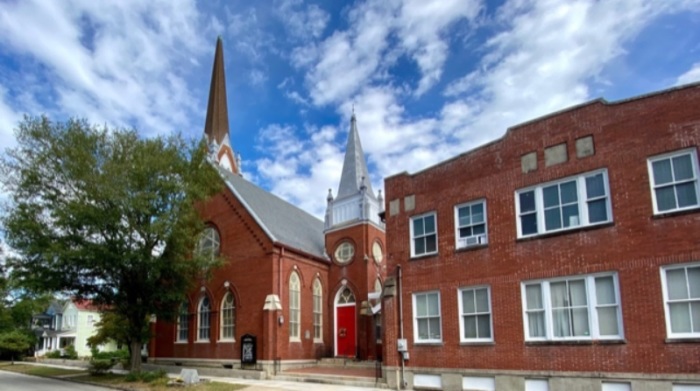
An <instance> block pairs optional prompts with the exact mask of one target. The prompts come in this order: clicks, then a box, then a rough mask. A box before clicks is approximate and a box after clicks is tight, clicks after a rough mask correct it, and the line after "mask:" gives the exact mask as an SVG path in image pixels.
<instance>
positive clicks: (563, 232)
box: [515, 221, 615, 243]
mask: <svg viewBox="0 0 700 391" xmlns="http://www.w3.org/2000/svg"><path fill="white" fill-rule="evenodd" d="M614 225H615V222H614V221H610V222H607V223H600V224H594V225H586V226H582V227H576V228H570V229H563V230H561V231H554V232H545V233H541V234H537V235H532V236H525V237H521V238H517V239H515V242H516V243H517V242H529V241H531V240H538V239H545V238H551V237H554V236H561V235H569V234H572V233H576V232H583V231H591V230H594V229H600V228H608V227H612V226H614Z"/></svg>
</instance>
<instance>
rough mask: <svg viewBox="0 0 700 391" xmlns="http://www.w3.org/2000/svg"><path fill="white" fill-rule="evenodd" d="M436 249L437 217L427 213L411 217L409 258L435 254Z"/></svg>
mask: <svg viewBox="0 0 700 391" xmlns="http://www.w3.org/2000/svg"><path fill="white" fill-rule="evenodd" d="M437 252H438V249H437V216H436V214H435V213H428V214H424V215H420V216H415V217H411V256H413V257H417V256H421V255H428V254H435V253H437Z"/></svg>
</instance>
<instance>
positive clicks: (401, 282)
mask: <svg viewBox="0 0 700 391" xmlns="http://www.w3.org/2000/svg"><path fill="white" fill-rule="evenodd" d="M396 269H397V274H398V279H399V281H398V285H399V338H400V339H403V291H402V290H403V281H402V280H403V274H402V273H401V265H398V266H396ZM400 353H401V383H400V385H399V387H400V388H401V389H404V388H406V380H405V379H406V377H405V373H404V366H405V364H404V352H400Z"/></svg>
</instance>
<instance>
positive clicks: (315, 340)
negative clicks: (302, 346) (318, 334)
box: [314, 339, 323, 344]
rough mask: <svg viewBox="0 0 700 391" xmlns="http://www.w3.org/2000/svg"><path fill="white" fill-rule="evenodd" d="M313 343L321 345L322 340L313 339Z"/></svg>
mask: <svg viewBox="0 0 700 391" xmlns="http://www.w3.org/2000/svg"><path fill="white" fill-rule="evenodd" d="M314 343H317V344H323V340H322V339H314Z"/></svg>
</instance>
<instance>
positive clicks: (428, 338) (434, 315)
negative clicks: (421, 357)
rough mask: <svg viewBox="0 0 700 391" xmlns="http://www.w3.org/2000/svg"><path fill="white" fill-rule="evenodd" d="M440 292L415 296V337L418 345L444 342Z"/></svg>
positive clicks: (415, 294)
mask: <svg viewBox="0 0 700 391" xmlns="http://www.w3.org/2000/svg"><path fill="white" fill-rule="evenodd" d="M441 327H442V326H441V322H440V292H437V291H435V292H422V293H414V294H413V335H414V340H415V342H416V343H433V342H442V331H441Z"/></svg>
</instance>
